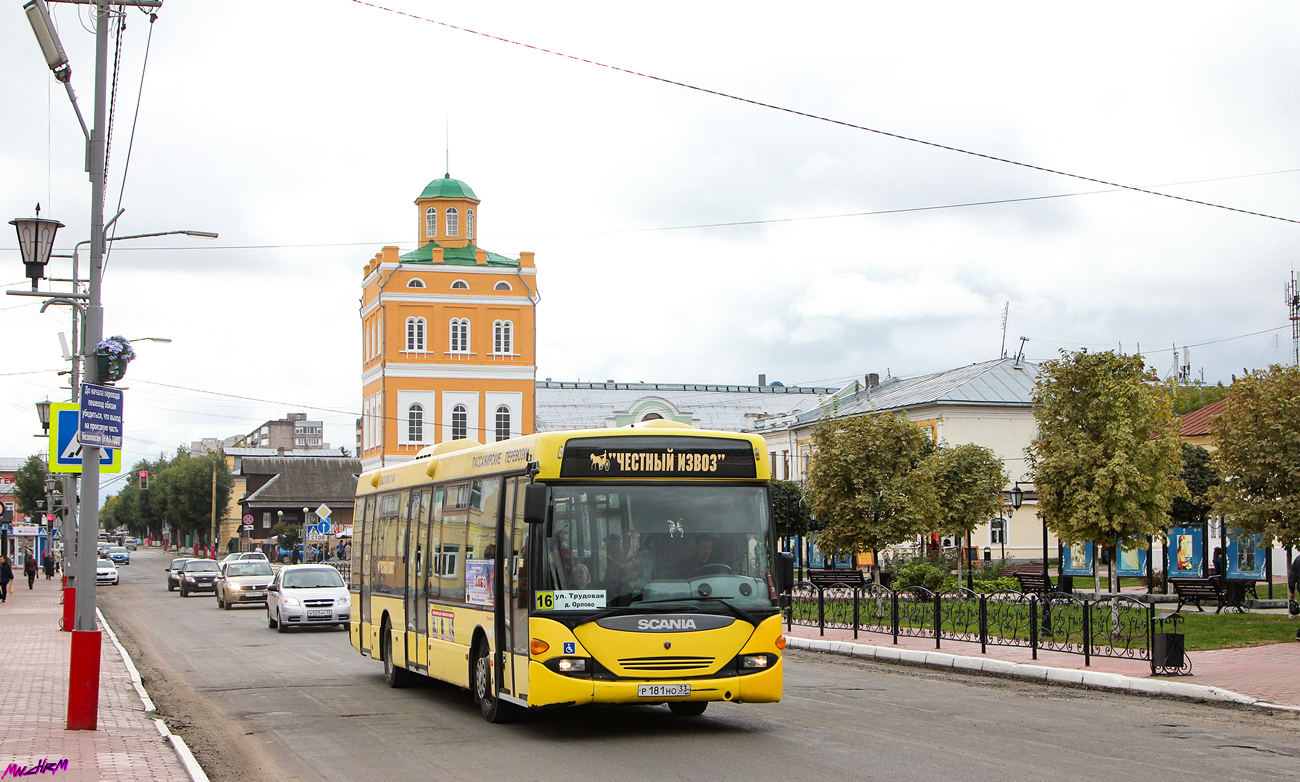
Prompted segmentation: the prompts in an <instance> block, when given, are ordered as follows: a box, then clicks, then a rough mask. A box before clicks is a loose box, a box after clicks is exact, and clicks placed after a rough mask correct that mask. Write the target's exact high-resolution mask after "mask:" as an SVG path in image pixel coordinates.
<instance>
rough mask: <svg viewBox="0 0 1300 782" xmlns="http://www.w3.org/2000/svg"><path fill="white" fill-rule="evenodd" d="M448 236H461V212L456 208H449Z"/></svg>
mask: <svg viewBox="0 0 1300 782" xmlns="http://www.w3.org/2000/svg"><path fill="white" fill-rule="evenodd" d="M447 235H448V236H459V235H460V212H458V211H456V207H454V206H449V207H447Z"/></svg>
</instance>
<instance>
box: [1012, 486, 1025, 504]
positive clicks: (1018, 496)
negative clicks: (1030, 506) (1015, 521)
mask: <svg viewBox="0 0 1300 782" xmlns="http://www.w3.org/2000/svg"><path fill="white" fill-rule="evenodd" d="M1024 503H1025V490H1024V489H1022V488H1020V481H1016V485H1015V486H1013V487H1012V488H1011V507H1013V508H1015V509H1016V510H1020V506H1021V505H1023V504H1024Z"/></svg>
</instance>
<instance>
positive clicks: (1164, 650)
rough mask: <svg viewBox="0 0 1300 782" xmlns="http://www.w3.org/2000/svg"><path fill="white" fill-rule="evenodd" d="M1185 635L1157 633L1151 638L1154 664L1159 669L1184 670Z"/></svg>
mask: <svg viewBox="0 0 1300 782" xmlns="http://www.w3.org/2000/svg"><path fill="white" fill-rule="evenodd" d="M1184 637H1185V636H1184V635H1183V634H1182V633H1155V634H1153V635H1152V637H1151V642H1152V643H1151V657H1152V661H1151V662H1152V664H1153V665H1154V666H1155V667H1157V668H1182V667H1183V648H1184V641H1183V639H1184Z"/></svg>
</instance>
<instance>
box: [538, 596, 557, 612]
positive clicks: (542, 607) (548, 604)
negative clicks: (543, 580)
mask: <svg viewBox="0 0 1300 782" xmlns="http://www.w3.org/2000/svg"><path fill="white" fill-rule="evenodd" d="M537 610H538V611H554V610H555V593H554V592H538V593H537Z"/></svg>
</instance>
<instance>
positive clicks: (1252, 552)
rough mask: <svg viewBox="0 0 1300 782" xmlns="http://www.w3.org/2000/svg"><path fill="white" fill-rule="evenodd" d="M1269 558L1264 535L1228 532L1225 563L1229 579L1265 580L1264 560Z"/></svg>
mask: <svg viewBox="0 0 1300 782" xmlns="http://www.w3.org/2000/svg"><path fill="white" fill-rule="evenodd" d="M1267 557H1268V550H1267V549H1265V548H1264V536H1263V535H1250V534H1247V533H1244V532H1237V533H1233V532H1231V531H1229V532H1228V554H1227V561H1226V562H1225V563H1224V565H1225V569H1226V570H1227V571H1228V572H1227V576H1228V578H1241V579H1247V580H1253V581H1261V580H1263V579H1264V560H1265V559H1266V558H1267Z"/></svg>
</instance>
